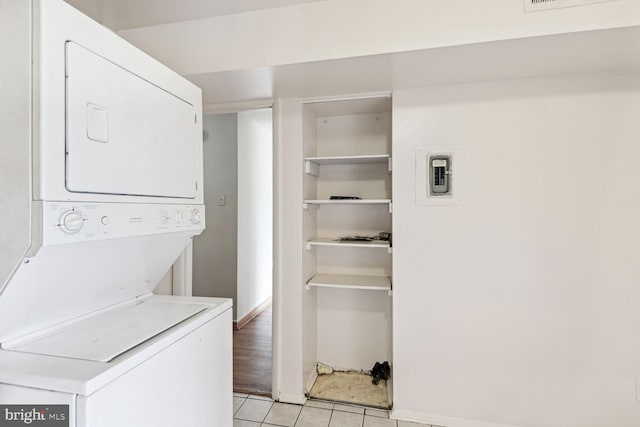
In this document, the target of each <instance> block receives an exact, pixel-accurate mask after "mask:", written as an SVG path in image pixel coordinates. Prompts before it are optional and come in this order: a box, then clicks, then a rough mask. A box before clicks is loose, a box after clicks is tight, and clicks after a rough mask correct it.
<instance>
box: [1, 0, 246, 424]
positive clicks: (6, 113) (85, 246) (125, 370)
mask: <svg viewBox="0 0 640 427" xmlns="http://www.w3.org/2000/svg"><path fill="white" fill-rule="evenodd" d="M0 11H1V13H0V47H1V48H2V52H3V53H4V54H5V56H6V58H10V60H3V61H2V63H0V81H2V85H0V135H2V150H3V151H2V153H1V154H0V425H14V424H15V425H24V424H25V420H26V419H27V418H29V417H31V418H29V421H30V425H32V426H36V427H37V426H38V425H42V426H48V425H55V426H58V425H60V426H62V425H64V426H86V427H99V426H110V427H111V426H136V427H137V426H154V427H155V426H176V425H188V426H196V427H197V426H216V427H230V426H231V425H232V417H233V415H232V346H231V340H232V326H231V325H232V323H231V320H232V319H231V300H228V299H222V298H197V297H175V296H171V297H169V296H154V295H153V294H152V291H153V289H154V288H155V286H156V285H157V284H158V282H159V281H160V279H161V278H162V277H163V276H164V274H165V273H166V272H167V271H168V270H169V268H170V267H171V265H172V263H173V262H174V260H175V259H176V258H177V257H178V256H179V255H180V253H181V252H182V251H183V250H184V248H185V247H186V246H187V245H188V244H189V242H190V239H191V238H192V237H193V236H194V235H197V234H200V233H201V232H202V231H203V230H204V204H203V191H202V181H203V180H202V176H203V174H202V94H201V91H200V89H199V88H197V87H196V86H194V85H193V84H191V83H190V82H188V81H187V80H185V79H184V78H182V77H181V76H179V75H178V74H176V73H175V72H173V71H171V70H169V69H168V68H167V67H165V66H163V65H161V64H160V63H158V62H157V61H155V60H154V59H152V58H151V57H149V56H148V55H146V54H144V53H143V52H141V51H139V50H138V49H136V48H135V47H133V46H132V45H130V44H129V43H127V42H125V41H124V40H122V39H121V38H119V37H118V36H117V35H116V34H114V33H113V32H111V31H109V30H107V29H105V28H103V27H102V26H100V25H99V24H97V23H96V22H94V21H92V20H91V19H89V18H87V17H86V16H84V15H82V14H81V13H79V12H78V11H76V10H75V9H73V8H72V7H70V6H69V5H68V4H66V3H65V2H63V1H62V0H0ZM56 405H61V406H56ZM3 417H4V418H3ZM41 418H42V419H41ZM44 418H46V419H44ZM3 423H4V424H3Z"/></svg>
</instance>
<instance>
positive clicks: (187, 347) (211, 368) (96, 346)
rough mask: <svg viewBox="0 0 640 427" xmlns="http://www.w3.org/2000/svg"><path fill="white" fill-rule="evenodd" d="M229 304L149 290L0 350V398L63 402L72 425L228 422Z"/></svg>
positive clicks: (18, 401)
mask: <svg viewBox="0 0 640 427" xmlns="http://www.w3.org/2000/svg"><path fill="white" fill-rule="evenodd" d="M230 308H231V302H230V301H229V300H228V299H211V298H197V297H183V298H177V297H164V296H149V297H145V298H142V299H140V300H138V301H136V302H132V303H131V304H124V305H123V306H121V307H117V308H112V309H110V310H108V311H105V312H103V313H99V314H94V315H92V316H89V317H88V318H85V319H81V320H77V321H75V322H73V323H71V324H69V325H66V326H64V327H62V328H60V329H57V330H55V331H51V332H50V333H49V334H47V335H46V336H45V337H43V338H40V339H33V340H30V341H27V342H24V343H21V344H19V345H16V346H15V347H11V348H9V349H6V350H2V351H0V367H1V368H0V402H1V403H2V404H21V405H25V404H29V405H38V404H42V405H51V404H67V405H69V414H70V420H69V424H68V425H69V426H91V427H102V426H104V427H113V426H178V425H185V426H231V419H232V417H233V414H232V392H231V387H232V385H231V384H232V372H231V369H230V368H231V363H232V355H231V334H232V328H231V310H230ZM0 416H1V415H0ZM32 425H37V423H32Z"/></svg>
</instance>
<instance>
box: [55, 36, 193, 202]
mask: <svg viewBox="0 0 640 427" xmlns="http://www.w3.org/2000/svg"><path fill="white" fill-rule="evenodd" d="M66 73H67V82H66V85H67V87H66V144H67V146H66V152H67V153H66V186H67V189H68V190H69V191H72V192H80V193H101V194H126V195H140V196H160V197H178V198H194V197H195V195H196V170H197V168H196V144H197V137H198V135H197V124H196V109H195V108H194V106H193V105H191V104H189V103H187V102H185V101H184V100H182V99H180V98H177V97H176V96H174V95H173V94H171V93H169V92H167V91H165V90H163V89H161V88H159V87H158V86H155V85H153V84H152V83H150V82H148V81H147V80H144V79H142V78H141V77H139V76H137V75H135V74H133V73H131V72H129V71H127V70H125V69H124V68H121V67H120V66H118V65H117V64H114V63H112V62H110V61H109V60H107V59H105V58H103V57H101V56H99V55H97V54H95V53H93V52H91V51H89V50H87V49H85V48H83V47H82V46H79V45H78V44H75V43H73V42H67V44H66Z"/></svg>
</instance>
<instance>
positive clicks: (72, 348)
mask: <svg viewBox="0 0 640 427" xmlns="http://www.w3.org/2000/svg"><path fill="white" fill-rule="evenodd" d="M206 308H207V306H206V305H204V304H185V303H175V302H159V301H143V302H140V303H138V304H136V305H133V306H128V307H124V308H118V309H114V310H110V311H107V312H104V313H100V314H97V315H95V316H92V317H90V318H88V319H85V320H81V321H78V322H75V323H73V324H71V325H69V326H66V327H64V328H62V329H59V330H57V331H55V332H53V333H52V334H49V335H47V336H44V337H40V338H37V339H34V340H32V341H28V342H22V343H20V344H18V345H15V346H10V347H8V348H6V349H7V350H12V351H19V352H23V353H35V354H43V355H47V356H58V357H67V358H72V359H82V360H89V361H94V362H109V361H111V360H113V359H114V358H116V357H118V356H119V355H121V354H123V353H126V352H127V351H128V350H130V349H132V348H134V347H136V346H137V345H139V344H142V343H143V342H145V341H147V340H149V339H151V338H153V337H154V336H156V335H158V334H161V333H162V332H164V331H166V330H167V329H169V328H171V327H173V326H175V325H177V324H178V323H180V322H182V321H184V320H186V319H188V318H190V317H192V316H194V315H196V314H198V313H200V312H201V311H203V310H205V309H206Z"/></svg>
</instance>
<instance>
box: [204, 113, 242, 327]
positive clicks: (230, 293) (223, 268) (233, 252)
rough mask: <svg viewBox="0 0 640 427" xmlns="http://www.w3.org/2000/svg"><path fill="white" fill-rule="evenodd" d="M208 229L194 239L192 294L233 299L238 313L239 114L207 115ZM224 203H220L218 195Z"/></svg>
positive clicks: (206, 176) (205, 144)
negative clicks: (222, 198)
mask: <svg viewBox="0 0 640 427" xmlns="http://www.w3.org/2000/svg"><path fill="white" fill-rule="evenodd" d="M203 128H204V132H205V138H204V147H203V151H204V201H205V206H206V218H205V223H206V229H205V230H204V232H203V233H202V234H201V235H200V236H196V237H195V238H194V239H193V295H195V296H209V297H214V296H215V297H226V298H233V300H234V319H236V312H237V297H238V294H237V286H236V285H237V268H236V266H237V244H236V243H237V239H238V233H237V228H238V222H237V216H238V199H237V194H238V144H237V140H238V117H237V114H222V115H214V116H205V117H204V123H203ZM220 195H224V196H225V199H226V200H225V205H224V206H218V203H217V199H218V196H220Z"/></svg>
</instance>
